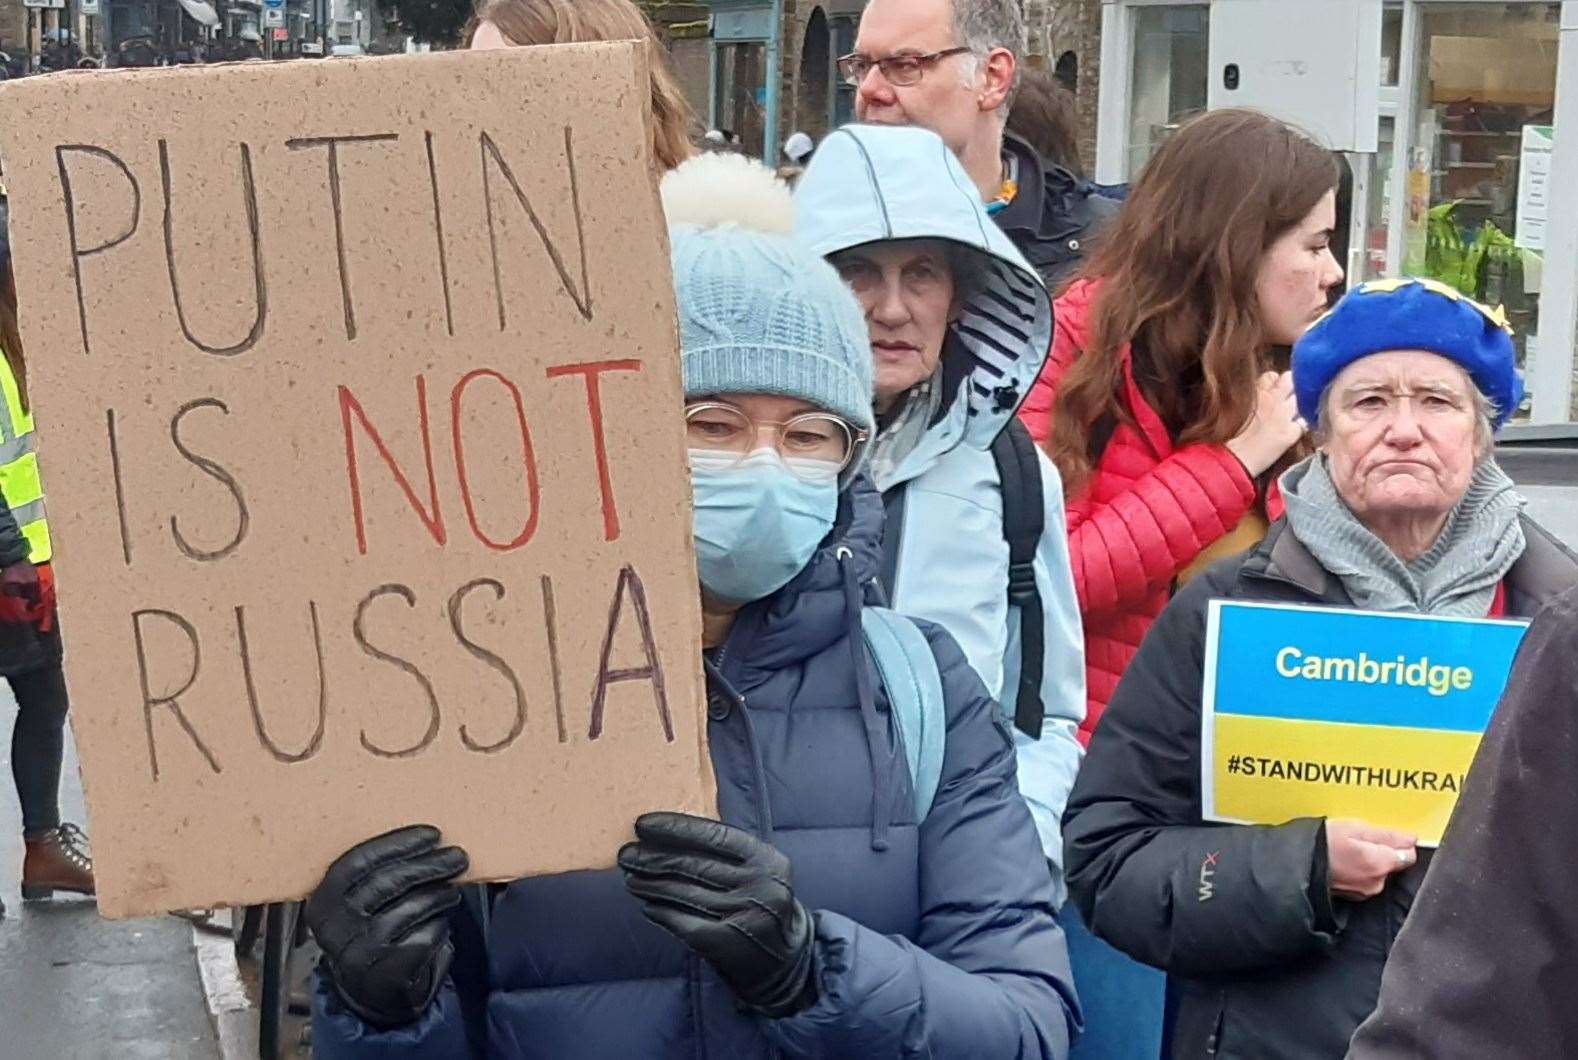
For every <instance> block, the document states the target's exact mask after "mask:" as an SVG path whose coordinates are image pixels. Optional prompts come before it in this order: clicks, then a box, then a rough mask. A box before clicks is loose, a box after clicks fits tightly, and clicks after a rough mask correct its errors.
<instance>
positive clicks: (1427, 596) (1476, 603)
mask: <svg viewBox="0 0 1578 1060" xmlns="http://www.w3.org/2000/svg"><path fill="white" fill-rule="evenodd" d="M1281 484H1282V496H1283V498H1284V499H1285V500H1286V501H1287V506H1288V527H1289V529H1291V530H1292V531H1293V536H1294V537H1296V538H1298V539H1299V541H1300V543H1302V544H1303V545H1304V547H1305V548H1307V549H1309V550H1310V553H1311V554H1312V555H1313V556H1314V557H1315V559H1316V560H1317V561H1319V563H1320V564H1321V566H1323V567H1325V568H1326V569H1327V570H1328V571H1330V572H1331V573H1332V574H1334V575H1335V576H1336V577H1337V579H1338V580H1339V581H1341V582H1342V586H1343V588H1344V589H1346V590H1347V591H1348V595H1349V596H1350V597H1352V598H1353V603H1354V606H1355V607H1360V608H1364V609H1365V610H1370V611H1412V612H1417V613H1419V614H1426V615H1457V616H1462V617H1469V618H1483V617H1485V614H1486V612H1488V611H1489V610H1490V605H1491V601H1492V599H1493V598H1494V597H1495V594H1496V585H1497V583H1499V582H1500V581H1501V579H1502V578H1504V577H1505V576H1506V574H1507V571H1508V570H1510V569H1511V568H1512V565H1513V563H1515V562H1516V561H1517V559H1518V557H1519V556H1521V555H1523V548H1524V539H1523V527H1522V526H1521V525H1520V524H1519V522H1518V514H1519V512H1521V511H1522V510H1523V506H1524V503H1525V501H1524V499H1523V498H1522V497H1521V496H1519V494H1518V492H1517V489H1516V488H1515V487H1514V486H1513V483H1512V480H1511V479H1510V478H1508V477H1507V475H1506V472H1504V471H1502V470H1501V468H1499V467H1497V466H1496V465H1495V463H1494V462H1490V461H1487V462H1486V463H1484V464H1481V465H1480V466H1479V467H1478V468H1477V469H1475V471H1474V477H1473V479H1472V480H1471V481H1470V482H1469V486H1468V492H1467V493H1465V494H1464V495H1463V499H1462V500H1461V501H1459V502H1458V505H1457V507H1456V508H1454V509H1453V510H1452V514H1451V515H1450V516H1449V517H1448V518H1447V523H1446V526H1445V527H1444V528H1443V529H1442V531H1441V536H1440V537H1439V538H1437V539H1436V543H1435V544H1434V545H1432V546H1430V550H1429V551H1427V552H1426V553H1425V554H1424V555H1422V556H1420V557H1419V558H1418V559H1416V560H1414V561H1413V562H1412V563H1405V562H1403V560H1402V558H1401V557H1399V556H1398V555H1397V554H1396V553H1395V552H1393V551H1392V550H1391V549H1390V548H1388V547H1387V546H1386V545H1385V544H1384V543H1383V542H1382V541H1381V539H1380V538H1378V537H1376V536H1375V535H1374V534H1373V533H1371V532H1370V531H1369V530H1367V529H1365V527H1364V525H1363V524H1362V523H1360V522H1359V520H1358V519H1357V518H1356V517H1355V516H1354V514H1353V512H1352V511H1350V510H1349V508H1348V506H1347V505H1346V504H1345V503H1343V500H1342V498H1341V497H1340V496H1339V495H1338V493H1337V487H1336V485H1335V484H1334V483H1333V482H1332V480H1331V475H1330V473H1329V472H1328V470H1327V466H1326V458H1325V457H1324V456H1322V455H1320V454H1316V455H1315V456H1312V457H1310V458H1309V459H1308V460H1305V461H1303V462H1302V463H1300V464H1297V465H1295V466H1294V467H1292V468H1289V469H1288V471H1287V473H1286V474H1284V475H1283V476H1282V480H1281Z"/></svg>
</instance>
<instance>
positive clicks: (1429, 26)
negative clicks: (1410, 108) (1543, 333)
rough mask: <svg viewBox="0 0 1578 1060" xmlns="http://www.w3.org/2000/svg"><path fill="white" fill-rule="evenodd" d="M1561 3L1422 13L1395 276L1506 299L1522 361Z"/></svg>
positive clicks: (1533, 300)
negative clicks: (1400, 264) (1400, 261)
mask: <svg viewBox="0 0 1578 1060" xmlns="http://www.w3.org/2000/svg"><path fill="white" fill-rule="evenodd" d="M1560 9H1561V5H1560V4H1554V3H1553V4H1515V3H1499V4H1489V3H1486V4H1479V3H1475V4H1466V3H1451V4H1439V5H1436V4H1432V5H1428V6H1425V7H1423V8H1422V9H1421V15H1422V17H1423V20H1424V21H1423V50H1422V52H1421V55H1420V69H1419V74H1420V76H1419V90H1418V98H1417V99H1416V101H1415V102H1416V109H1415V114H1416V116H1417V118H1418V125H1417V127H1416V129H1415V136H1414V142H1413V146H1412V150H1411V152H1410V155H1409V171H1408V184H1407V187H1406V188H1405V189H1404V191H1405V196H1406V209H1407V222H1406V225H1405V229H1404V233H1405V238H1404V261H1403V271H1405V272H1409V273H1413V274H1423V275H1428V276H1433V277H1435V278H1436V279H1439V280H1442V281H1444V282H1446V283H1449V284H1451V285H1452V286H1454V287H1456V288H1458V289H1459V290H1461V291H1462V292H1463V293H1465V294H1468V295H1471V296H1472V297H1475V298H1477V299H1479V300H1480V301H1483V302H1486V303H1488V304H1490V305H1504V306H1505V307H1506V309H1507V313H1508V317H1509V319H1510V321H1511V323H1512V326H1513V328H1514V330H1515V331H1516V332H1517V340H1516V341H1517V348H1518V357H1519V361H1520V363H1522V362H1525V361H1526V359H1527V351H1528V350H1529V349H1530V348H1531V346H1532V340H1533V338H1534V336H1536V335H1538V333H1539V318H1540V314H1539V308H1540V290H1541V281H1542V277H1543V273H1544V259H1543V255H1544V250H1545V231H1544V229H1545V216H1546V194H1547V180H1548V177H1549V172H1550V151H1551V144H1552V138H1551V125H1552V119H1553V114H1554V108H1555V101H1556V55H1557V49H1558V38H1559V33H1560V29H1559V27H1560ZM1527 408H1528V405H1527V403H1525V406H1524V409H1523V410H1520V411H1521V412H1523V413H1526V412H1527Z"/></svg>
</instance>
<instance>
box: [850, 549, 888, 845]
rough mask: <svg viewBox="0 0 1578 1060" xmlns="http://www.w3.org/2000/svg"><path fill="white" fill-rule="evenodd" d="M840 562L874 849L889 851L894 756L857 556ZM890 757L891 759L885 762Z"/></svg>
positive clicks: (851, 555) (851, 553)
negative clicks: (870, 651) (878, 691)
mask: <svg viewBox="0 0 1578 1060" xmlns="http://www.w3.org/2000/svg"><path fill="white" fill-rule="evenodd" d="M837 555H838V562H839V565H840V566H841V567H842V568H843V572H844V625H845V628H846V629H848V631H849V634H848V635H849V648H850V654H851V656H852V657H853V661H854V664H855V691H856V695H857V696H858V698H859V700H860V720H861V721H863V722H864V723H865V728H866V752H867V754H868V755H869V756H870V759H871V785H872V791H871V849H872V850H877V851H882V850H886V849H888V827H889V826H890V825H891V824H892V821H893V785H894V775H893V765H894V757H895V756H894V755H893V753H892V749H891V748H890V747H889V746H888V740H887V733H886V731H885V730H886V726H884V725H883V723H882V718H881V717H880V716H879V715H878V714H877V701H876V695H875V694H874V692H873V691H872V688H871V669H870V665H869V663H868V661H867V659H866V638H865V634H864V633H862V632H861V611H862V609H863V608H864V607H865V594H864V593H863V592H861V589H860V578H859V576H858V575H857V574H856V573H855V564H854V562H853V561H854V553H853V552H851V551H850V550H849V549H847V548H842V547H841V548H839V550H838V553H837ZM884 755H886V758H887V760H886V761H883V756H884Z"/></svg>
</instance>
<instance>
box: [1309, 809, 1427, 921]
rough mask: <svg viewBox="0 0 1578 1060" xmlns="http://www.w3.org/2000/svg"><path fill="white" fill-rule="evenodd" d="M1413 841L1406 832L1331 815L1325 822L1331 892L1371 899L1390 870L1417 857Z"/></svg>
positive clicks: (1405, 865)
mask: <svg viewBox="0 0 1578 1060" xmlns="http://www.w3.org/2000/svg"><path fill="white" fill-rule="evenodd" d="M1415 842H1416V840H1415V838H1414V837H1413V836H1411V835H1409V834H1408V833H1406V832H1398V831H1395V830H1393V829H1390V828H1377V827H1375V826H1374V825H1372V824H1366V823H1365V822H1364V821H1356V820H1353V819H1351V818H1338V817H1334V818H1331V819H1329V820H1327V822H1326V866H1327V871H1326V875H1327V880H1328V884H1327V886H1329V887H1330V888H1331V893H1332V895H1333V896H1335V897H1337V898H1346V899H1348V900H1349V901H1354V902H1362V901H1364V900H1365V899H1366V898H1374V897H1375V896H1376V895H1378V894H1380V893H1381V891H1382V889H1383V888H1385V886H1386V881H1387V880H1388V879H1390V878H1391V876H1392V874H1393V873H1398V872H1402V871H1403V870H1404V869H1408V868H1412V867H1413V864H1414V862H1415V861H1417V860H1418V857H1419V855H1418V851H1417V850H1416V849H1415V847H1414V844H1415Z"/></svg>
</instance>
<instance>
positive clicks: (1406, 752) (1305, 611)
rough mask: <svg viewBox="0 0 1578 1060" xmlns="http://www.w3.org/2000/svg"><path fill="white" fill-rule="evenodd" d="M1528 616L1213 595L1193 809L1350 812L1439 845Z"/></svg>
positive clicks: (1254, 816) (1260, 813)
mask: <svg viewBox="0 0 1578 1060" xmlns="http://www.w3.org/2000/svg"><path fill="white" fill-rule="evenodd" d="M1527 628H1528V627H1527V623H1524V622H1518V621H1505V620H1496V619H1485V620H1474V619H1465V618H1429V617H1425V616H1422V615H1393V614H1377V613H1374V612H1367V611H1349V610H1338V609H1332V608H1318V607H1288V606H1282V605H1276V604H1243V603H1227V602H1225V601H1221V600H1216V601H1212V603H1211V610H1210V612H1209V615H1208V618H1207V624H1206V652H1205V688H1204V696H1205V702H1204V710H1203V718H1204V721H1203V726H1204V728H1203V732H1202V738H1201V750H1202V754H1201V760H1200V761H1201V777H1200V793H1201V804H1202V813H1203V816H1204V817H1205V819H1206V820H1208V821H1228V822H1234V823H1241V824H1282V823H1283V822H1284V821H1291V820H1293V819H1294V818H1297V817H1359V818H1362V819H1364V820H1366V821H1369V822H1370V823H1372V824H1377V825H1383V826H1387V827H1391V828H1399V829H1402V830H1404V831H1408V832H1412V833H1414V834H1415V835H1417V836H1418V837H1419V842H1420V844H1421V845H1423V846H1434V845H1436V843H1438V842H1440V839H1441V833H1442V831H1443V830H1445V828H1446V823H1447V819H1448V818H1449V817H1450V816H1451V815H1452V807H1453V806H1455V805H1457V797H1458V793H1459V792H1460V791H1462V790H1463V779H1464V777H1465V776H1466V775H1467V773H1468V767H1469V765H1470V763H1472V762H1473V760H1474V752H1475V751H1476V750H1478V748H1479V741H1480V738H1481V737H1482V736H1483V735H1484V733H1485V727H1486V726H1487V725H1488V724H1489V723H1490V716H1491V713H1492V712H1493V711H1494V710H1495V709H1496V702H1497V701H1498V700H1499V699H1500V698H1501V693H1502V690H1503V689H1504V688H1506V685H1507V678H1508V676H1509V675H1510V674H1511V672H1512V660H1513V657H1514V656H1515V655H1516V654H1517V652H1518V645H1519V643H1521V642H1522V640H1523V635H1524V632H1525V631H1526V630H1527Z"/></svg>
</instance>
